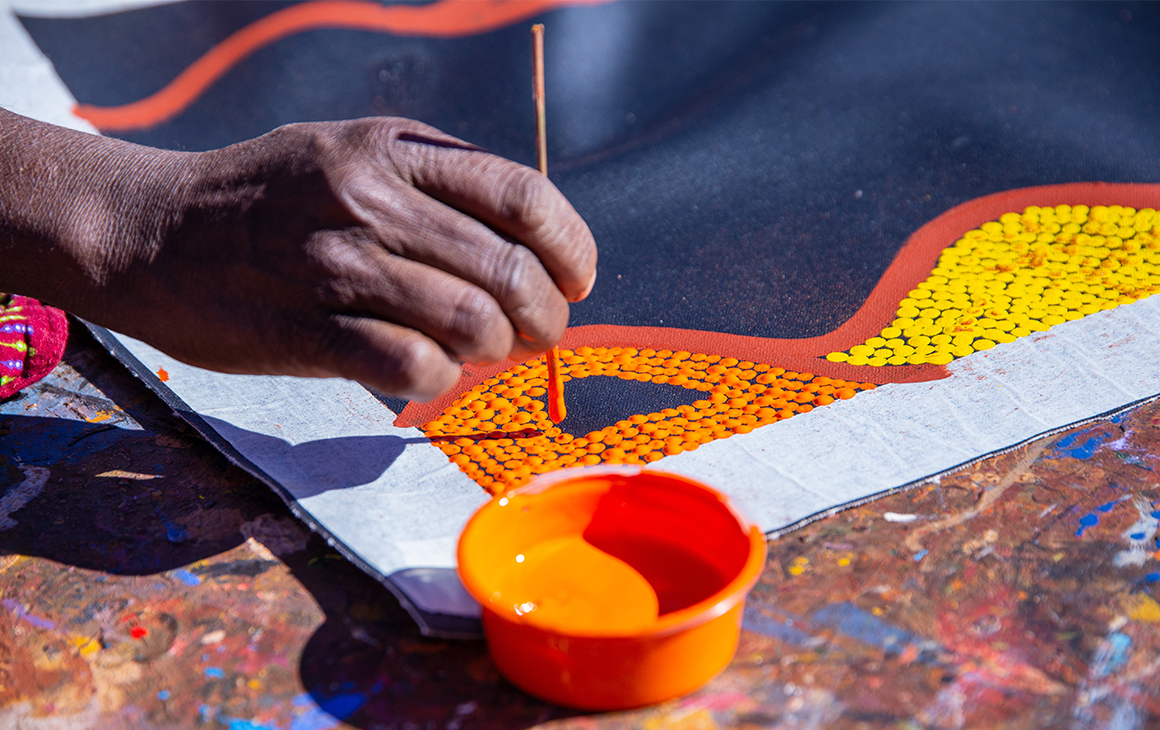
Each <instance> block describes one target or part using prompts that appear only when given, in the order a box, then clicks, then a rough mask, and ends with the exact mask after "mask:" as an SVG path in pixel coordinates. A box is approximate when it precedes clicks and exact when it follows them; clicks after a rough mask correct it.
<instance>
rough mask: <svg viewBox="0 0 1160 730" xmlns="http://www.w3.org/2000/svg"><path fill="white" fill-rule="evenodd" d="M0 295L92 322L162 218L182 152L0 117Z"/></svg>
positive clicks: (149, 248)
mask: <svg viewBox="0 0 1160 730" xmlns="http://www.w3.org/2000/svg"><path fill="white" fill-rule="evenodd" d="M0 143H2V145H0V175H2V176H3V177H2V179H0V251H2V252H3V255H4V257H5V265H4V267H2V268H0V272H2V273H0V290H3V291H11V292H16V293H21V294H26V295H28V296H32V297H36V298H38V299H42V300H45V301H47V302H50V303H52V304H54V305H56V306H59V307H62V308H64V309H67V310H69V311H72V312H74V313H76V314H79V315H80V316H83V317H86V318H91V319H95V320H97V321H101V319H102V317H103V314H104V312H105V311H109V310H110V308H115V306H116V302H115V301H114V300H116V299H118V298H119V297H120V295H122V294H123V293H122V292H118V291H117V289H118V288H120V287H119V286H118V284H123V283H125V282H124V279H125V277H126V276H128V277H132V273H133V270H134V269H135V268H136V267H137V266H138V265H139V264H140V263H141V262H144V261H148V259H149V258H150V257H151V255H152V254H153V253H154V252H155V249H156V247H157V246H158V245H159V241H160V240H161V239H162V229H163V227H164V225H165V221H166V220H167V219H168V218H171V217H172V211H170V210H167V208H166V203H167V201H169V200H170V199H171V198H172V191H173V190H174V188H175V187H176V186H177V184H178V179H177V178H178V177H179V175H178V174H177V170H178V168H179V165H178V164H176V161H177V159H178V158H180V157H182V156H184V155H183V153H174V152H167V151H164V150H154V149H150V148H146V147H140V146H138V145H132V144H129V143H127V142H123V141H120V140H115V139H109V138H104V137H98V136H95V135H90V134H85V133H83V132H76V131H73V130H68V129H63V128H60V127H55V126H53V125H49V124H44V123H41V122H36V121H33V120H31V119H26V118H23V117H18V116H16V115H13V114H9V113H7V112H0Z"/></svg>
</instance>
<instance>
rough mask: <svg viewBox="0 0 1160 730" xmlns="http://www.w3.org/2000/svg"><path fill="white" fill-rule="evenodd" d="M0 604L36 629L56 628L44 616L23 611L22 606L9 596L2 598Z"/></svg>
mask: <svg viewBox="0 0 1160 730" xmlns="http://www.w3.org/2000/svg"><path fill="white" fill-rule="evenodd" d="M0 605H3V606H4V608H7V609H8V610H9V611H11V612H13V613H15V614H16V618H18V619H20V620H21V621H25V622H27V623H30V624H32V625H33V626H35V627H36V628H38V629H55V628H56V624H55V623H53V622H52V621H49V620H48V619H46V618H41V617H40V616H37V615H35V614H31V613H29V612H28V611H25V610H24V606H21V605H20V604H19V603H17V602H16V601H14V600H12V599H11V598H5V599H4V600H2V601H0Z"/></svg>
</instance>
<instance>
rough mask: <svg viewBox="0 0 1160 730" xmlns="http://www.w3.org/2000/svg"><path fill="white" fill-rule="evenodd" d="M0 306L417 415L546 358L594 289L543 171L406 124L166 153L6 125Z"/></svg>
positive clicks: (370, 123)
mask: <svg viewBox="0 0 1160 730" xmlns="http://www.w3.org/2000/svg"><path fill="white" fill-rule="evenodd" d="M0 144H2V147H0V176H2V177H0V251H3V255H4V257H5V264H4V266H3V268H2V269H0V290H2V291H8V292H15V293H20V294H26V295H28V296H33V297H37V298H40V299H43V300H45V301H47V302H49V303H52V304H54V305H56V306H59V307H62V308H64V309H66V310H68V311H71V312H73V313H75V314H77V315H79V316H81V317H83V318H85V319H88V320H90V321H92V322H95V323H98V324H101V325H103V326H106V327H108V328H110V329H113V330H115V331H117V332H122V333H124V334H127V335H130V336H132V337H135V338H137V339H140V340H143V341H145V342H148V343H149V344H151V345H153V346H154V347H156V348H158V349H160V350H162V351H164V352H166V353H168V354H170V355H172V356H173V357H176V358H178V359H180V360H182V361H184V362H187V363H190V364H193V365H197V366H200V367H204V368H209V369H212V370H218V371H222V372H233V373H264V374H278V375H299V376H314V377H329V376H339V377H345V378H350V379H352V380H357V381H359V382H361V383H364V384H366V385H368V386H371V387H373V388H375V389H377V390H380V391H382V392H385V393H389V394H392V395H397V396H402V397H406V398H414V399H418V400H427V399H430V398H433V397H435V396H437V395H439V394H440V393H442V392H444V391H446V390H447V389H449V388H450V387H451V386H452V385H453V384H454V383H455V381H456V379H457V378H458V376H459V372H460V365H461V363H463V362H469V363H491V362H496V361H499V360H501V359H503V358H505V357H511V358H513V359H524V358H527V357H530V356H532V355H534V354H536V353H539V352H543V351H544V350H546V349H548V348H550V347H551V346H553V345H554V344H555V343H556V342H557V341H558V340H559V338H560V336H561V335H562V334H563V331H564V327H565V325H566V324H567V321H568V302H570V301H572V302H574V301H578V300H580V299H583V298H584V297H585V296H586V295H587V294H588V292H589V291H590V290H591V288H592V285H593V282H594V280H595V275H596V246H595V243H594V241H593V239H592V234H591V233H590V232H589V230H588V227H587V226H586V225H585V223H584V221H583V220H582V219H581V218H580V216H579V215H577V213H576V211H575V210H573V209H572V207H571V205H569V203H568V201H567V200H566V199H565V198H564V196H563V195H561V194H560V192H559V191H558V190H557V189H556V188H555V186H553V185H552V184H551V183H550V182H549V181H548V180H547V179H546V178H544V177H543V176H542V175H540V174H539V173H538V172H537V171H535V170H533V169H531V168H528V167H525V166H523V165H519V164H516V163H514V162H511V161H509V160H506V159H503V158H501V157H497V156H495V155H492V154H489V153H487V152H484V151H482V150H480V149H478V148H476V147H473V146H472V145H470V144H467V143H465V142H462V141H460V140H458V139H455V138H454V137H451V136H448V135H446V134H443V133H442V132H439V131H438V130H436V129H433V128H431V127H429V126H426V125H423V124H421V123H419V122H415V121H411V120H405V119H391V118H376V119H360V120H354V121H348V122H326V123H312V124H293V125H289V126H286V127H281V128H279V129H277V130H274V131H273V132H271V133H269V134H267V135H265V136H262V137H259V138H257V139H253V140H249V141H246V142H241V143H239V144H236V145H232V146H230V147H226V148H224V149H220V150H214V151H210V152H201V153H187V152H171V151H164V150H157V149H152V148H147V147H140V146H137V145H132V144H129V143H126V142H122V141H118V140H113V139H108V138H103V137H95V136H92V135H86V134H83V133H80V132H73V131H70V130H66V129H62V128H59V127H53V126H51V125H47V124H43V123H40V122H34V121H32V120H30V119H26V118H24V117H19V116H17V115H14V114H11V113H8V112H4V111H2V110H0Z"/></svg>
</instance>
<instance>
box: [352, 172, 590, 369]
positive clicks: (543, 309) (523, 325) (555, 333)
mask: <svg viewBox="0 0 1160 730" xmlns="http://www.w3.org/2000/svg"><path fill="white" fill-rule="evenodd" d="M349 194H350V195H352V196H353V197H354V198H356V200H357V204H358V206H359V208H360V209H361V210H363V211H364V215H365V216H366V217H367V218H368V219H370V221H371V223H370V225H371V227H372V229H373V230H374V232H375V233H376V234H377V235H378V237H379V239H380V240H381V241H382V245H383V246H384V247H386V248H387V249H388V250H390V251H392V252H394V253H396V254H398V256H397V257H395V258H406V259H411V260H413V261H414V262H419V263H421V264H425V265H426V266H425V267H424V268H425V269H426V270H427V275H426V276H425V277H424V279H423V281H424V282H426V283H427V284H428V285H434V284H435V283H436V282H438V283H439V285H440V286H441V287H442V288H443V289H444V290H445V291H446V292H447V296H454V297H460V296H464V297H466V296H467V295H466V294H461V293H460V289H461V288H462V287H461V285H462V283H463V282H469V283H470V284H472V285H474V287H473V289H474V290H476V291H478V292H479V293H481V294H482V293H484V292H486V294H487V295H489V301H493V302H495V303H496V305H497V307H498V308H499V310H500V312H501V313H502V315H503V316H504V317H506V321H508V322H510V330H508V331H507V332H506V333H504V334H505V335H506V336H505V338H504V339H503V341H502V342H503V345H504V346H505V347H506V348H507V349H506V350H505V351H504V352H503V353H502V355H503V356H509V357H512V358H513V359H523V358H526V357H530V356H531V355H533V354H535V353H538V352H543V351H544V350H546V349H548V348H550V347H552V346H553V345H555V344H556V342H558V341H559V339H560V337H561V336H562V335H563V333H564V328H565V327H566V326H567V324H568V303H567V301H566V300H565V298H564V295H563V294H562V293H561V292H560V290H559V289H558V288H557V287H556V285H555V284H554V282H553V280H552V278H551V277H550V276H549V275H548V273H547V271H545V269H544V266H543V265H542V263H541V260H540V259H538V258H537V257H536V255H535V254H534V253H532V252H531V251H530V250H529V249H528V248H526V247H524V246H521V245H518V244H513V243H511V242H509V241H507V240H505V239H504V238H502V237H501V236H499V235H498V234H497V233H496V232H495V231H493V230H491V229H490V228H488V227H487V226H486V225H483V224H482V223H481V222H479V221H478V220H475V219H474V218H471V217H469V216H466V215H464V214H462V213H460V212H458V211H456V210H454V209H452V208H449V207H448V206H446V205H444V204H442V203H440V202H439V201H436V200H433V199H431V198H429V197H427V196H426V195H423V194H421V193H419V192H417V191H414V190H405V191H398V190H388V192H386V193H384V192H382V188H381V187H380V186H378V185H362V186H359V185H355V186H352V189H351V190H350V191H349ZM396 266H397V267H402V264H396ZM399 270H400V271H402V268H400V269H399ZM435 270H437V271H440V272H445V273H446V275H449V276H446V277H445V278H442V279H436V278H434V276H433V274H432V272H433V271H435ZM455 280H459V285H456V283H455ZM453 291H454V292H455V293H454V294H452V292H453ZM413 296H422V294H421V292H418V291H415V292H413ZM441 303H446V300H442V302H441ZM461 308H465V309H467V310H468V311H476V312H477V313H479V314H484V315H487V316H490V315H491V312H490V310H487V309H486V308H485V303H484V302H482V301H476V300H474V299H471V298H468V299H467V300H466V303H465V304H464V305H461ZM473 308H474V309H473ZM376 311H379V310H376ZM484 324H487V325H488V326H490V327H491V329H490V330H487V331H484V330H482V329H477V331H476V332H475V333H474V334H475V336H476V337H483V336H494V337H497V338H498V337H499V336H500V332H499V328H498V324H497V323H496V322H495V321H493V320H491V319H489V320H488V321H487V322H485V323H484ZM415 326H417V327H419V328H420V329H421V330H422V331H424V332H427V333H428V334H431V335H432V336H433V337H435V338H436V339H438V340H439V341H440V342H444V343H445V344H448V345H450V344H451V343H450V342H448V341H447V340H444V339H442V338H441V337H440V336H439V335H437V334H436V332H434V331H432V330H428V329H424V328H423V327H422V326H420V325H419V324H418V323H416V324H415ZM477 326H478V325H477ZM475 344H476V345H477V346H478V345H479V343H475ZM454 347H455V346H453V349H454ZM455 351H456V352H460V350H458V349H456V350H455ZM491 355H494V352H493V351H491V350H488V356H491ZM479 356H480V355H478V354H476V355H473V357H476V358H478V357H479ZM464 359H466V360H471V361H473V362H478V361H481V360H478V359H472V357H465V358H464Z"/></svg>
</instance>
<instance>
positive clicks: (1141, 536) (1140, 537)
mask: <svg viewBox="0 0 1160 730" xmlns="http://www.w3.org/2000/svg"><path fill="white" fill-rule="evenodd" d="M1128 537H1130V538H1132V539H1133V540H1143V539H1144V538H1146V537H1148V536H1147V535H1146V534H1144V533H1143V532H1133V533H1132V534H1131V535H1128Z"/></svg>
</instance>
